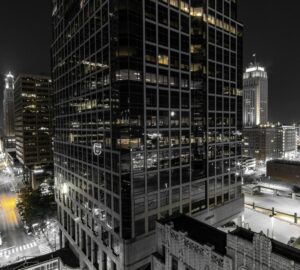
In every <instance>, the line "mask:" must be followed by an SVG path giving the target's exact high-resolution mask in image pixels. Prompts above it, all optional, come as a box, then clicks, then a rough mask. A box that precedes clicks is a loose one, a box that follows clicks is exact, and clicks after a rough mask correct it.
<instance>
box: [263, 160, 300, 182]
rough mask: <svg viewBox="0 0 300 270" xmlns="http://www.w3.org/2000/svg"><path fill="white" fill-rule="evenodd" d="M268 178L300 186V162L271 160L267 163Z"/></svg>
mask: <svg viewBox="0 0 300 270" xmlns="http://www.w3.org/2000/svg"><path fill="white" fill-rule="evenodd" d="M267 176H270V177H272V178H274V179H277V180H281V181H284V182H288V183H291V184H293V185H298V186H300V161H295V160H283V159H277V160H270V161H268V162H267Z"/></svg>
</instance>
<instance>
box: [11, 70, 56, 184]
mask: <svg viewBox="0 0 300 270" xmlns="http://www.w3.org/2000/svg"><path fill="white" fill-rule="evenodd" d="M51 91H52V83H51V80H50V77H47V76H42V75H32V74H20V75H19V76H18V77H17V78H16V81H15V92H14V99H15V117H16V123H15V128H16V152H17V158H18V160H19V161H20V163H21V164H22V165H23V169H24V181H25V182H28V183H30V184H31V185H32V187H33V188H37V187H38V185H39V184H40V183H41V181H43V180H45V179H46V178H47V177H48V176H50V177H51V174H53V173H52V171H53V153H52V118H51V115H52V111H51V109H52V104H51V94H52V93H51Z"/></svg>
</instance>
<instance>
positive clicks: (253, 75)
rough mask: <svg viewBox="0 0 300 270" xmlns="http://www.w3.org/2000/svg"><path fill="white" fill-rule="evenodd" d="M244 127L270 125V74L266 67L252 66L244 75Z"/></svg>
mask: <svg viewBox="0 0 300 270" xmlns="http://www.w3.org/2000/svg"><path fill="white" fill-rule="evenodd" d="M243 84H244V86H243V97H244V109H243V111H244V112H243V125H244V127H254V126H257V125H260V124H267V123H268V74H267V72H266V70H265V68H264V67H262V66H260V65H258V64H257V63H255V64H250V65H249V66H248V67H247V68H246V71H245V73H244V83H243Z"/></svg>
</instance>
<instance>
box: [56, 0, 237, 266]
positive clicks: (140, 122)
mask: <svg viewBox="0 0 300 270" xmlns="http://www.w3.org/2000/svg"><path fill="white" fill-rule="evenodd" d="M236 17H237V3H236V1H233V0H232V1H227V0H226V1H225V0H218V1H214V0H213V1H212V0H211V1H189V0H185V1H178V0H170V1H167V0H164V1H158V0H110V1H107V0H106V1H100V0H95V1H83V0H82V1H71V0H69V1H61V0H57V1H54V5H53V33H54V42H53V45H52V58H53V83H54V104H55V110H54V111H55V144H54V162H55V180H56V201H57V203H58V219H59V221H60V223H61V238H62V243H63V245H70V246H72V247H73V248H74V249H75V250H76V251H77V253H78V255H79V257H80V259H81V263H82V269H85V268H84V267H86V268H87V269H147V268H148V267H150V266H149V265H150V254H151V253H152V252H153V250H154V245H155V244H154V243H155V239H154V238H155V237H154V227H155V220H156V219H158V218H161V217H165V216H168V215H171V214H172V213H176V212H184V213H188V214H191V215H193V216H195V217H197V218H198V219H201V220H204V221H206V222H208V223H210V224H214V225H216V224H221V223H222V222H226V221H227V220H228V219H230V218H232V217H234V216H235V215H237V214H239V213H240V211H241V210H242V208H243V198H242V195H241V177H240V175H239V172H238V171H237V170H236V163H237V160H238V159H239V158H240V157H241V136H240V135H241V128H242V96H241V89H242V25H241V24H240V23H238V22H237V20H236Z"/></svg>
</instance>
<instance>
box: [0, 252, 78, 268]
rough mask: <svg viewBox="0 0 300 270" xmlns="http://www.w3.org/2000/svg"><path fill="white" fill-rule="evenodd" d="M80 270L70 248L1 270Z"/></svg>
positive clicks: (26, 260)
mask: <svg viewBox="0 0 300 270" xmlns="http://www.w3.org/2000/svg"><path fill="white" fill-rule="evenodd" d="M12 269H13V270H79V261H78V258H77V257H76V256H75V254H74V253H73V252H72V251H71V250H70V249H68V248H66V249H60V250H57V251H55V252H53V253H48V254H46V255H42V256H39V257H33V258H30V259H25V260H24V261H20V262H17V263H14V264H10V265H7V266H5V267H1V268H0V270H12Z"/></svg>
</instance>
